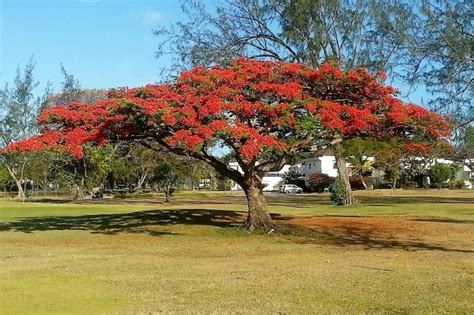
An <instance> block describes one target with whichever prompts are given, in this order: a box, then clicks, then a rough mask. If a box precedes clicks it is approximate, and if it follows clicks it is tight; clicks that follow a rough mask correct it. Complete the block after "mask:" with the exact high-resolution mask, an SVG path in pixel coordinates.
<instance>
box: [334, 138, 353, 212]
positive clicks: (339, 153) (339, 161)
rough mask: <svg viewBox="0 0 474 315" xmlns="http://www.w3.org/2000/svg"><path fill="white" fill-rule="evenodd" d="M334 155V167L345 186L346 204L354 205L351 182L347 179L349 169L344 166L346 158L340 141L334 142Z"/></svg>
mask: <svg viewBox="0 0 474 315" xmlns="http://www.w3.org/2000/svg"><path fill="white" fill-rule="evenodd" d="M334 157H335V158H336V167H337V172H338V174H339V178H340V179H341V180H342V182H343V183H344V186H345V187H346V195H347V199H346V203H345V205H346V206H349V205H354V204H355V198H354V196H353V195H352V189H351V182H350V181H349V170H348V169H347V166H346V159H345V157H344V152H343V148H342V145H341V143H336V144H334Z"/></svg>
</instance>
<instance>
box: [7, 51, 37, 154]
mask: <svg viewBox="0 0 474 315" xmlns="http://www.w3.org/2000/svg"><path fill="white" fill-rule="evenodd" d="M34 67H35V64H34V62H33V60H30V61H29V62H28V64H27V65H26V66H25V69H24V70H23V74H22V73H21V70H20V68H17V70H16V77H15V80H14V82H13V88H9V87H8V85H5V87H4V88H3V89H2V90H0V108H1V109H2V112H1V113H0V115H1V116H0V135H1V137H0V147H3V146H6V145H8V144H9V143H11V142H12V141H15V140H19V139H22V138H25V137H27V136H29V135H31V134H32V133H34V132H35V130H36V114H37V110H38V108H39V104H40V99H39V98H35V97H34V95H33V92H34V90H35V88H36V87H37V86H38V82H36V81H35V80H34V78H33V70H34Z"/></svg>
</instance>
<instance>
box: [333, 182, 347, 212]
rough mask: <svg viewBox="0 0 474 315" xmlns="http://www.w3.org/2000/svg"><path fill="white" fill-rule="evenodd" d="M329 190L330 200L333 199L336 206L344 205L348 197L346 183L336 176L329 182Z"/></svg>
mask: <svg viewBox="0 0 474 315" xmlns="http://www.w3.org/2000/svg"><path fill="white" fill-rule="evenodd" d="M329 192H330V193H331V201H334V202H335V203H336V204H337V205H338V206H343V205H345V204H346V203H347V201H348V199H349V196H348V194H347V189H346V185H345V184H344V182H343V181H342V180H341V179H340V178H337V179H336V180H335V181H334V183H332V184H331V186H330V187H329Z"/></svg>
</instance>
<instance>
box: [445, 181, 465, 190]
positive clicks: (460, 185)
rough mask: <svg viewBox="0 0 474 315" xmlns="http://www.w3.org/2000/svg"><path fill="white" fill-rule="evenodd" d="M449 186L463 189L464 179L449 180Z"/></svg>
mask: <svg viewBox="0 0 474 315" xmlns="http://www.w3.org/2000/svg"><path fill="white" fill-rule="evenodd" d="M449 188H450V189H463V188H464V181H462V180H457V181H452V182H449Z"/></svg>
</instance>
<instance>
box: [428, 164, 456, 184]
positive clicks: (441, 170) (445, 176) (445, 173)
mask: <svg viewBox="0 0 474 315" xmlns="http://www.w3.org/2000/svg"><path fill="white" fill-rule="evenodd" d="M455 174H456V168H455V167H453V166H451V165H446V164H442V163H436V164H435V165H433V166H432V167H431V168H430V170H429V172H428V175H429V176H430V179H431V180H432V182H433V184H435V185H436V186H438V188H441V186H442V184H443V183H445V182H447V181H449V180H450V179H452V178H454V176H455Z"/></svg>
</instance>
